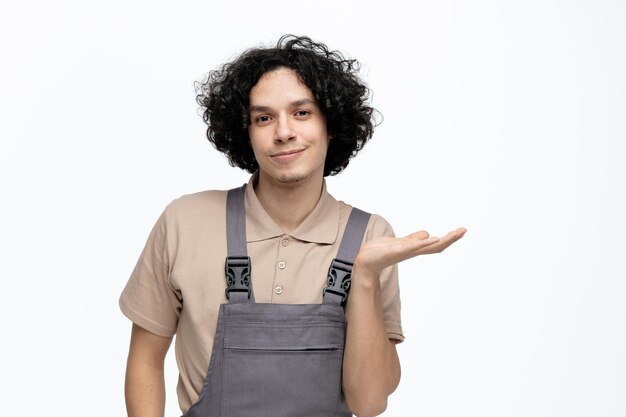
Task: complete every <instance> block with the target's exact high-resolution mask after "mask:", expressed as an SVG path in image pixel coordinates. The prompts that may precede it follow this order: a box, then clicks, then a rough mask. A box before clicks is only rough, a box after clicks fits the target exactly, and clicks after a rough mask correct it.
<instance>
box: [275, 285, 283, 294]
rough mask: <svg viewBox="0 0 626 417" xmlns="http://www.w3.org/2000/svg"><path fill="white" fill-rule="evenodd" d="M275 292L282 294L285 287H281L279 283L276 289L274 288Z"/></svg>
mask: <svg viewBox="0 0 626 417" xmlns="http://www.w3.org/2000/svg"><path fill="white" fill-rule="evenodd" d="M274 292H275V293H276V294H278V295H281V294H282V293H283V287H281V286H280V285H278V286H277V287H276V289H275V290H274Z"/></svg>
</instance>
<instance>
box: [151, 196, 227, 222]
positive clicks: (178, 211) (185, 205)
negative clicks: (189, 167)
mask: <svg viewBox="0 0 626 417" xmlns="http://www.w3.org/2000/svg"><path fill="white" fill-rule="evenodd" d="M226 194H227V191H225V190H206V191H200V192H197V193H193V194H185V195H182V196H180V197H178V198H176V199H174V200H172V201H171V202H170V203H169V204H168V205H167V206H166V207H165V210H164V211H163V217H164V221H165V222H166V223H168V224H170V225H177V226H181V225H188V226H191V227H193V226H194V225H196V224H198V222H201V223H205V222H206V221H207V219H211V218H216V219H217V218H219V219H220V221H223V213H225V211H226Z"/></svg>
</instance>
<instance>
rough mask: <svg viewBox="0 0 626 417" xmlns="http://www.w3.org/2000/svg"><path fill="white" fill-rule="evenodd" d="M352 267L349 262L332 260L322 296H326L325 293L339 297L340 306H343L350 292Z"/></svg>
mask: <svg viewBox="0 0 626 417" xmlns="http://www.w3.org/2000/svg"><path fill="white" fill-rule="evenodd" d="M352 265H353V263H351V262H346V261H342V260H340V259H336V258H335V259H333V261H332V262H331V263H330V268H329V269H328V286H327V287H326V288H324V291H323V293H322V294H323V295H326V293H327V292H329V293H331V294H336V295H338V296H340V297H341V305H344V304H345V303H346V300H347V299H348V293H349V292H350V284H351V282H352Z"/></svg>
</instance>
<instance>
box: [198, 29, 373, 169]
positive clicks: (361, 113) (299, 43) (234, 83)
mask: <svg viewBox="0 0 626 417" xmlns="http://www.w3.org/2000/svg"><path fill="white" fill-rule="evenodd" d="M281 67H285V68H290V69H293V70H295V71H296V73H297V74H298V75H299V77H300V80H301V81H302V82H303V83H304V84H305V85H306V86H307V87H308V88H309V90H311V92H312V93H313V97H315V100H316V101H317V105H318V107H319V108H320V110H321V111H322V113H323V114H324V116H325V118H326V124H327V131H328V133H329V135H330V137H332V140H331V141H330V143H329V147H328V152H327V155H326V162H325V164H324V176H327V175H336V174H338V173H340V172H341V171H343V169H344V168H345V167H346V166H348V163H349V162H350V158H352V157H354V156H355V155H356V154H357V152H359V151H360V150H361V149H362V148H363V146H364V145H365V143H366V142H367V141H368V140H369V139H370V138H371V137H372V134H373V132H374V127H375V126H376V125H377V124H378V123H377V122H376V120H375V113H377V112H376V111H375V110H374V109H373V108H372V107H370V106H368V100H369V89H368V88H367V87H366V86H365V84H364V83H363V81H361V79H360V78H359V76H358V72H359V69H360V65H359V63H358V61H356V60H354V59H346V58H344V56H343V55H342V54H341V53H340V52H338V51H329V50H328V48H327V47H326V45H324V44H323V43H318V42H314V41H312V40H311V39H310V38H308V37H306V36H300V37H299V36H294V35H284V36H282V37H281V38H280V39H279V40H278V43H277V45H276V47H273V48H253V49H249V50H247V51H245V52H244V53H243V54H241V55H240V56H239V57H238V58H236V59H235V60H234V61H232V62H229V63H226V64H224V65H223V66H222V67H221V68H219V69H218V70H214V71H211V72H210V73H209V75H208V76H207V78H206V80H205V81H203V82H198V83H196V92H197V97H196V100H197V102H198V104H199V105H200V109H201V111H202V118H203V120H204V122H205V123H206V124H207V125H208V128H207V137H208V139H209V141H210V142H211V143H212V144H213V146H215V148H216V149H217V150H218V151H220V152H223V153H225V154H226V156H227V157H228V160H229V162H230V164H231V165H232V166H238V167H240V168H242V169H244V170H246V171H248V172H250V173H253V172H255V171H256V170H257V169H258V167H259V165H258V163H257V161H256V159H255V157H254V153H253V152H252V147H251V146H250V139H249V136H248V126H249V125H250V115H249V111H248V106H249V98H250V90H251V89H252V87H254V86H255V85H256V83H257V82H258V81H259V79H260V78H261V76H262V75H263V74H265V73H267V72H269V71H272V70H275V69H277V68H281Z"/></svg>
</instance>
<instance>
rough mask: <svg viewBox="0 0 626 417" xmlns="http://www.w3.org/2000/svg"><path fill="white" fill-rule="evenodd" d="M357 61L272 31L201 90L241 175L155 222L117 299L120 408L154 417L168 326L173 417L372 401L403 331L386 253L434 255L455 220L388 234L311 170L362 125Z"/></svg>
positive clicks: (330, 410) (383, 397)
mask: <svg viewBox="0 0 626 417" xmlns="http://www.w3.org/2000/svg"><path fill="white" fill-rule="evenodd" d="M357 71H358V67H357V65H356V62H355V61H353V60H346V59H344V58H343V56H342V55H341V54H340V53H338V52H330V51H328V49H327V48H326V46H325V45H323V44H320V43H315V42H313V41H311V40H310V39H308V38H306V37H300V38H298V37H292V36H285V37H283V38H281V39H280V40H279V42H278V45H277V46H276V47H275V48H257V49H251V50H249V51H246V52H245V53H244V54H242V55H241V56H240V57H239V58H237V59H236V60H235V61H233V62H231V63H229V64H226V65H224V66H223V67H222V68H221V69H220V70H219V71H214V72H212V73H210V75H209V77H208V79H207V81H206V83H204V84H202V86H201V87H200V88H199V95H198V101H199V103H200V104H201V106H202V107H203V109H204V120H205V121H206V122H207V124H208V126H209V127H208V131H207V132H208V138H209V140H210V141H211V142H212V143H213V145H214V146H215V147H216V148H217V149H218V150H220V151H222V152H224V153H225V154H226V155H227V156H228V158H229V160H230V163H231V164H232V165H234V166H238V167H240V168H243V169H245V170H247V171H249V172H250V173H252V174H253V175H252V177H251V179H250V181H249V182H248V184H247V187H245V188H242V189H240V190H239V191H231V192H230V193H227V192H224V191H205V192H201V193H197V194H193V195H187V196H183V197H181V198H179V199H177V200H175V201H173V202H172V203H171V204H170V205H169V206H168V207H167V208H166V209H165V211H164V212H163V214H162V215H161V217H160V218H159V220H158V221H157V223H156V225H155V226H154V229H153V230H152V233H151V234H150V237H149V239H148V242H147V244H146V247H145V249H144V251H143V252H142V254H141V257H140V259H139V261H138V263H137V266H136V267H135V270H134V271H133V273H132V275H131V277H130V279H129V282H128V284H127V285H126V288H125V289H124V291H123V293H122V296H121V298H120V306H121V308H122V311H123V312H124V314H126V315H127V316H128V317H129V318H130V319H131V320H132V321H133V328H132V336H131V343H130V352H129V356H128V364H127V373H126V403H127V409H128V414H129V416H131V417H144V416H162V415H163V412H164V411H163V410H164V401H165V400H164V381H163V361H164V357H165V354H166V352H167V350H168V348H169V346H170V343H171V341H172V337H173V335H174V334H176V335H177V337H176V359H177V363H178V367H179V371H180V377H179V384H178V397H179V403H180V406H181V409H182V411H183V413H185V415H187V416H190V417H195V416H218V415H219V416H225V417H235V416H272V417H283V416H284V417H287V416H294V415H306V416H328V415H341V416H345V415H351V413H354V414H356V415H358V416H374V415H378V414H380V413H382V412H383V411H384V410H385V407H386V404H387V397H388V396H389V395H390V394H391V393H392V392H393V391H394V390H395V388H396V387H397V385H398V382H399V378H400V365H399V361H398V356H397V353H396V347H395V345H396V343H398V342H401V341H402V340H403V335H402V329H401V326H400V299H399V290H398V281H397V269H396V267H395V265H396V263H398V262H400V261H402V260H405V259H408V258H412V257H414V256H417V255H420V254H427V253H436V252H441V251H442V250H444V249H445V248H446V247H448V246H449V245H451V244H452V243H454V242H455V241H456V240H458V239H459V238H461V237H462V236H463V234H464V233H465V229H463V228H460V229H457V230H456V231H453V232H450V233H449V234H448V235H446V236H445V237H443V238H437V237H431V236H429V235H428V233H427V232H425V231H421V232H417V233H413V234H411V235H409V236H406V237H404V238H395V237H393V232H392V230H391V227H390V226H389V224H388V223H387V222H386V221H385V220H384V219H382V218H381V217H380V216H376V215H372V216H371V217H367V215H366V214H364V213H363V212H360V211H358V210H356V209H354V210H353V209H352V208H351V207H350V206H349V205H347V204H344V203H342V202H338V201H336V200H335V199H334V198H333V197H332V196H330V195H329V194H328V193H327V191H326V186H325V182H324V177H325V176H327V175H333V174H336V173H339V172H341V171H342V170H343V169H344V168H345V167H346V166H347V165H348V162H349V160H350V158H351V157H352V156H354V155H355V154H356V153H357V152H358V151H359V150H360V149H361V148H362V147H363V145H364V144H365V143H366V142H367V140H368V139H369V138H370V137H371V135H372V132H373V123H372V114H373V109H372V108H371V107H369V106H368V105H367V98H368V90H367V88H366V87H365V86H364V85H363V83H362V82H361V81H360V80H359V78H358V76H357ZM234 201H239V206H237V203H234ZM234 213H239V214H240V215H241V217H240V218H237V217H236V216H237V214H234ZM229 216H230V217H229ZM236 219H238V220H236ZM359 221H360V224H361V229H360V231H358V230H359V229H358V227H357V226H355V224H359ZM355 230H357V231H356V232H355ZM237 231H238V232H237ZM344 231H345V233H344ZM238 233H239V235H238ZM236 239H239V241H240V243H241V242H243V243H242V245H241V244H240V245H239V251H240V252H241V253H235V252H236V251H237V250H235V249H232V248H233V247H234V246H236V245H235V244H233V243H232V242H233V241H235V240H236ZM343 242H347V243H343ZM346 247H352V248H353V249H352V255H346V253H348V252H350V250H348V251H346ZM233 255H235V256H233ZM355 255H356V256H355ZM248 256H249V258H248ZM227 257H228V258H227ZM348 258H352V259H348ZM225 259H226V261H225ZM225 263H226V273H225V269H224V268H225ZM329 265H330V266H331V268H330V271H329ZM226 275H228V278H226ZM328 278H329V279H328ZM250 281H251V282H252V284H250ZM227 286H228V290H227V291H226V292H225V291H224V290H225V288H227ZM344 308H345V318H344ZM333 361H335V362H333ZM207 370H208V371H207Z"/></svg>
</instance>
